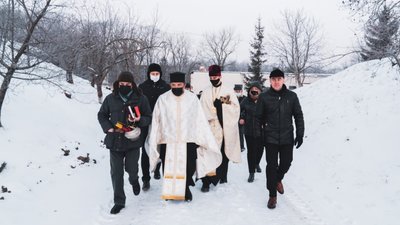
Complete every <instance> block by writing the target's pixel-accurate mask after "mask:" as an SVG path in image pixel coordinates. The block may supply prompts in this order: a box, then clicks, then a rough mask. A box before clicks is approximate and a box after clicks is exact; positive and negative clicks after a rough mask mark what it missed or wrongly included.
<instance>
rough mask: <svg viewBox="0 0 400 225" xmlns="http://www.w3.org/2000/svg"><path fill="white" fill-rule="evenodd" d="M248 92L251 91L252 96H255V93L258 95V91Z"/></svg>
mask: <svg viewBox="0 0 400 225" xmlns="http://www.w3.org/2000/svg"><path fill="white" fill-rule="evenodd" d="M250 93H251V94H252V95H253V96H257V95H258V91H250Z"/></svg>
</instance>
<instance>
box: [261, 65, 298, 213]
mask: <svg viewBox="0 0 400 225" xmlns="http://www.w3.org/2000/svg"><path fill="white" fill-rule="evenodd" d="M269 77H270V83H271V88H270V89H269V90H268V91H266V92H264V93H262V94H261V95H260V97H259V100H258V103H257V108H256V115H257V117H258V118H259V119H260V120H261V122H262V124H263V126H264V127H263V131H264V144H265V147H266V158H267V171H266V173H267V189H268V190H269V200H268V208H270V209H273V208H275V207H276V195H277V191H278V192H279V193H280V194H283V192H284V189H283V185H282V179H283V177H284V175H285V174H286V173H287V172H288V170H289V167H290V165H291V162H292V160H293V145H295V146H296V148H299V147H300V146H301V144H302V143H303V136H304V119H303V112H302V110H301V106H300V102H299V99H298V98H297V95H296V93H294V92H292V91H290V90H288V89H287V88H286V86H285V85H284V81H285V80H284V73H283V72H282V71H281V70H279V69H275V70H273V71H272V72H271V74H270V76H269ZM293 118H294V121H295V124H296V137H295V138H294V135H293V131H294V128H293V123H292V119H293ZM278 157H279V163H278Z"/></svg>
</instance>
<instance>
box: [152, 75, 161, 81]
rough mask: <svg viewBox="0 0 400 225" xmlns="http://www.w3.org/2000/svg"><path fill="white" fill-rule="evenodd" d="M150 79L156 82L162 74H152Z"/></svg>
mask: <svg viewBox="0 0 400 225" xmlns="http://www.w3.org/2000/svg"><path fill="white" fill-rule="evenodd" d="M150 80H152V81H153V82H154V83H155V82H157V81H158V80H160V75H158V76H152V75H150Z"/></svg>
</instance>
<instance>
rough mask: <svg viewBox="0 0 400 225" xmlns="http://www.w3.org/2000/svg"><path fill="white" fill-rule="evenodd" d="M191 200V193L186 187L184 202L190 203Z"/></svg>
mask: <svg viewBox="0 0 400 225" xmlns="http://www.w3.org/2000/svg"><path fill="white" fill-rule="evenodd" d="M192 200H193V196H192V192H190V189H189V187H186V193H185V201H187V202H191V201H192Z"/></svg>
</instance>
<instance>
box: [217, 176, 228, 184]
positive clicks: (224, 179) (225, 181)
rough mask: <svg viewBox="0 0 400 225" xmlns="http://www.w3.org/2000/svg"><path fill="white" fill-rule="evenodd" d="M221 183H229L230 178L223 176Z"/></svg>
mask: <svg viewBox="0 0 400 225" xmlns="http://www.w3.org/2000/svg"><path fill="white" fill-rule="evenodd" d="M219 183H220V184H223V183H228V178H226V177H225V178H221V180H220V181H219Z"/></svg>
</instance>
